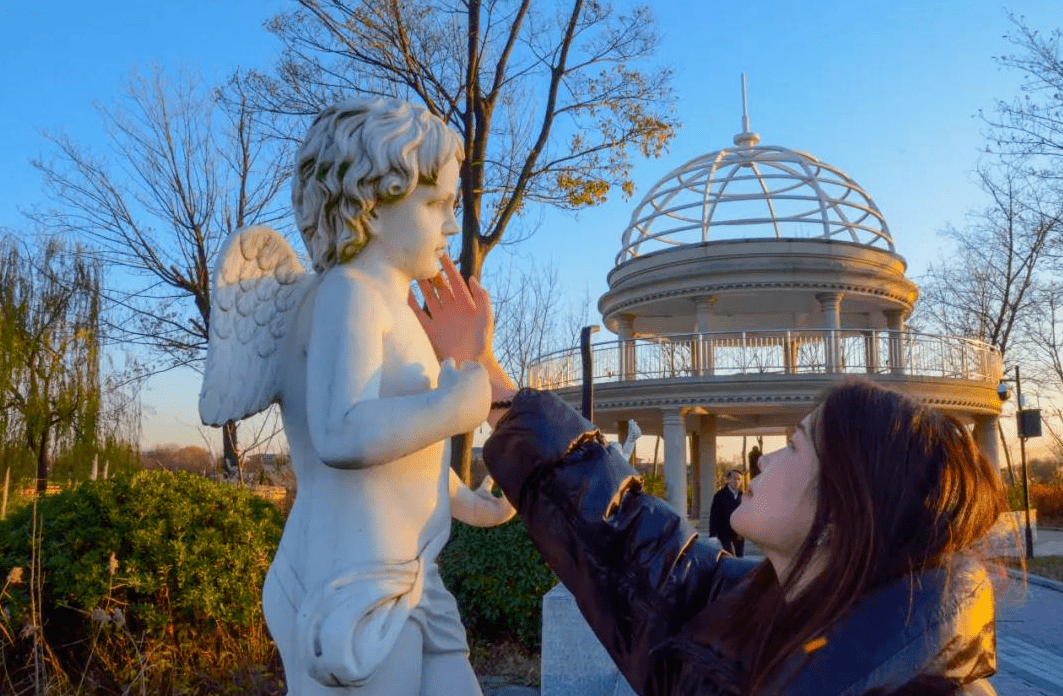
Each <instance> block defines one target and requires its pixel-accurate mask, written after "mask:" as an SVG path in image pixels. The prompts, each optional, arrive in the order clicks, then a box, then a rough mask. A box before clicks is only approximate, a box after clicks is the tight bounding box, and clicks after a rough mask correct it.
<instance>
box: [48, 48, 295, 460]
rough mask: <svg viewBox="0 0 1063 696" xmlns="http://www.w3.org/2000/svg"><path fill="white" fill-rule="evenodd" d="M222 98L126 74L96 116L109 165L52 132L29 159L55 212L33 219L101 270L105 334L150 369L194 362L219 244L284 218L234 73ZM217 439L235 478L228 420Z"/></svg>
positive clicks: (275, 156)
mask: <svg viewBox="0 0 1063 696" xmlns="http://www.w3.org/2000/svg"><path fill="white" fill-rule="evenodd" d="M225 94H226V99H225V100H224V104H225V106H226V108H222V106H221V103H222V102H221V101H219V99H218V91H217V90H212V89H208V88H206V87H205V86H203V85H202V83H201V82H200V81H198V80H196V79H191V78H183V79H181V80H179V81H178V82H175V83H171V82H170V81H169V80H167V79H166V77H165V76H164V74H163V73H162V71H161V70H159V69H156V70H155V71H154V73H153V74H152V75H151V76H150V77H140V76H138V75H134V76H133V77H132V78H131V79H130V82H129V85H128V88H127V90H126V92H125V93H124V94H123V95H122V97H121V99H120V100H119V101H118V102H117V103H116V105H115V106H114V107H113V108H100V109H99V113H100V116H101V118H102V120H103V121H104V123H105V124H106V126H107V129H108V134H109V141H110V153H109V154H110V156H111V157H110V159H106V158H103V157H97V156H95V155H94V154H93V153H91V152H89V150H88V149H87V148H85V147H82V146H81V145H79V144H77V143H75V142H74V141H73V140H71V139H70V138H68V137H66V136H65V135H62V134H51V135H49V136H48V137H49V139H50V140H51V142H52V143H53V144H54V145H55V146H56V148H57V149H58V158H57V159H55V160H52V161H44V160H41V161H37V162H35V163H34V164H35V166H36V167H37V169H38V170H39V171H40V172H42V174H43V175H44V179H45V184H46V186H47V188H48V190H49V192H50V193H51V196H52V198H53V200H54V201H55V204H56V207H55V208H54V209H51V210H46V211H38V212H36V213H34V214H33V217H34V218H35V219H37V220H38V221H39V222H41V223H43V224H45V225H47V226H48V227H49V228H51V229H55V230H57V231H59V232H63V233H69V234H72V235H76V236H77V237H78V238H79V239H82V240H84V241H85V242H86V243H88V244H89V245H91V246H92V247H93V248H94V249H95V250H96V253H97V254H98V255H99V258H100V259H101V260H102V261H103V262H104V263H105V264H106V265H107V267H108V270H109V271H110V274H109V278H110V282H109V284H108V287H107V292H106V297H107V300H108V301H109V303H110V305H111V308H112V310H113V311H112V313H111V314H110V317H111V318H110V321H109V324H108V327H107V328H108V331H109V332H110V333H111V335H112V337H113V338H114V339H115V340H117V341H120V342H122V343H123V344H124V345H126V346H140V347H146V348H149V349H150V350H152V351H153V353H154V355H156V356H157V357H158V358H159V360H158V363H157V368H156V370H155V371H156V372H159V371H164V370H168V369H171V368H173V367H176V366H179V365H190V366H193V367H196V366H198V365H199V364H200V363H201V361H202V359H203V356H204V355H205V351H206V346H207V337H208V335H209V333H208V332H209V323H210V278H211V269H212V267H213V265H214V261H215V257H216V256H217V253H218V249H219V247H220V245H221V243H222V242H223V241H224V239H225V238H226V237H227V236H228V235H229V234H230V233H231V232H233V231H234V230H236V229H239V228H240V227H244V226H246V225H249V224H254V223H263V222H272V221H274V220H277V219H278V218H279V217H280V216H281V214H282V212H283V209H282V208H281V207H280V206H279V205H278V202H277V193H278V191H279V189H280V187H281V186H282V184H283V182H284V179H285V176H284V175H285V166H284V162H285V161H286V158H284V157H280V156H279V153H278V148H277V146H276V144H275V143H273V144H271V142H270V141H269V140H267V138H266V137H265V134H264V132H263V131H262V130H261V128H260V126H261V123H260V122H259V121H256V120H253V119H252V118H251V112H250V109H249V105H248V95H247V92H246V90H245V85H244V82H243V78H242V77H241V76H240V75H236V76H234V77H233V78H232V80H231V81H230V83H229V84H228V85H227V86H226V88H225ZM223 432H224V436H223V442H224V451H225V457H226V461H227V462H230V463H231V464H232V465H233V468H232V470H233V471H235V470H236V469H235V462H236V460H237V458H238V452H239V448H238V445H237V438H236V424H235V423H228V424H227V425H226V426H225V427H224V428H223Z"/></svg>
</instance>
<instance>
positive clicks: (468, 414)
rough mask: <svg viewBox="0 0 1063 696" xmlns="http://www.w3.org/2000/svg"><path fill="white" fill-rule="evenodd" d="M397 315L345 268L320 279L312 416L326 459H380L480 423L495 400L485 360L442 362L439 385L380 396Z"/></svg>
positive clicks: (311, 347)
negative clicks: (387, 342) (387, 340)
mask: <svg viewBox="0 0 1063 696" xmlns="http://www.w3.org/2000/svg"><path fill="white" fill-rule="evenodd" d="M392 321H394V317H393V316H391V314H390V313H389V312H388V311H387V310H386V309H385V308H384V305H383V303H382V302H381V300H380V297H379V295H377V294H376V293H375V292H374V291H373V290H371V289H370V288H369V287H367V286H366V285H365V284H364V283H362V282H359V281H357V280H355V279H353V278H352V277H350V276H349V275H347V274H346V273H344V272H343V270H342V269H334V270H333V271H332V272H330V273H328V274H327V275H326V277H325V278H324V279H323V280H322V282H321V287H320V289H319V291H318V295H317V302H316V305H315V307H314V310H313V318H312V321H311V329H310V337H309V341H308V348H307V418H308V421H309V422H308V426H309V430H310V439H311V442H312V444H313V446H314V448H315V450H316V451H317V455H318V456H319V457H320V459H321V460H322V461H323V462H324V463H325V464H327V465H329V466H334V467H337V468H342V469H353V468H364V467H370V466H377V465H380V464H386V463H387V462H391V461H394V460H396V459H399V458H400V457H404V456H407V455H409V454H412V453H414V452H416V451H417V450H420V449H423V448H424V447H427V446H428V445H431V444H432V443H435V442H439V441H440V440H443V439H445V438H448V437H450V436H452V435H454V434H455V433H459V432H467V431H470V430H473V429H474V428H475V427H476V426H477V425H479V424H480V423H482V422H483V420H484V419H485V417H486V415H487V411H488V408H489V403H490V387H489V383H488V377H487V374H486V372H485V370H484V369H483V367H481V366H480V365H478V364H475V363H467V364H465V365H463V366H462V367H461V368H455V367H454V366H453V363H452V362H450V361H448V362H446V363H444V365H443V366H442V370H441V372H440V375H439V383H438V385H437V387H436V388H435V389H431V388H429V385H428V384H427V377H426V384H425V390H424V391H423V392H419V393H416V394H410V395H406V396H395V397H387V398H381V396H380V384H381V383H380V376H381V372H382V369H383V364H384V354H383V340H382V339H383V336H384V334H385V333H386V332H387V331H389V330H390V328H391V322H392Z"/></svg>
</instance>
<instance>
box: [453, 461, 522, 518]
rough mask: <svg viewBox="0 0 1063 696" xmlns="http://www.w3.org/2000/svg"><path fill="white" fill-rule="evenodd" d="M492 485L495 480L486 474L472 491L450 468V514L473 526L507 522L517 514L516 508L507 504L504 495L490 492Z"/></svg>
mask: <svg viewBox="0 0 1063 696" xmlns="http://www.w3.org/2000/svg"><path fill="white" fill-rule="evenodd" d="M494 486H495V480H494V479H493V478H492V477H491V476H487V477H485V478H484V480H483V483H481V484H480V487H479V488H477V489H476V490H475V491H474V490H472V489H470V488H469V487H468V486H466V485H465V484H464V483H463V482H462V480H461V477H460V476H458V474H457V473H456V472H455V471H454V470H453V469H451V470H450V514H451V515H452V516H453V517H455V518H456V519H459V520H461V521H462V522H464V523H465V524H471V525H472V526H474V527H495V526H497V525H500V524H504V523H506V522H509V521H510V520H511V519H513V515H515V514H517V510H516V508H514V507H513V506H512V505H510V504H509V501H508V500H506V498H505V496H502V497H498V498H496V497H495V496H494V494H493V493H492V492H491V491H492V489H493V488H494Z"/></svg>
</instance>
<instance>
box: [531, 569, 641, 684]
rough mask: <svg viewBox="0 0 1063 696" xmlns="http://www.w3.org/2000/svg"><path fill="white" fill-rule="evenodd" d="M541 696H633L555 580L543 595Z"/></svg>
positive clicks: (565, 589)
mask: <svg viewBox="0 0 1063 696" xmlns="http://www.w3.org/2000/svg"><path fill="white" fill-rule="evenodd" d="M541 693H542V696H635V692H634V691H633V690H632V688H631V686H630V685H629V684H628V683H627V680H626V679H624V678H623V677H622V676H620V672H619V671H618V670H617V668H616V665H614V664H613V661H612V659H611V658H610V657H609V653H607V652H606V651H605V648H604V647H602V644H601V643H600V642H599V641H598V638H597V637H595V635H594V633H593V632H592V631H591V628H590V626H588V625H587V622H586V620H584V618H583V615H582V614H580V611H579V608H578V607H577V606H576V601H575V600H574V599H573V598H572V593H571V592H569V591H568V589H567V588H566V587H565V586H564V585H562V584H560V583H558V584H557V585H556V586H555V587H554V589H552V590H550V591H549V592H547V593H546V594H545V595H544V596H543V649H542V691H541Z"/></svg>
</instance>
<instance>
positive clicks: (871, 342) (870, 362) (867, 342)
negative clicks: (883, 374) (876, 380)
mask: <svg viewBox="0 0 1063 696" xmlns="http://www.w3.org/2000/svg"><path fill="white" fill-rule="evenodd" d="M864 353H865V354H866V356H867V373H868V374H869V375H874V374H878V363H879V360H880V358H879V355H878V332H877V331H875V330H874V329H869V330H868V331H865V332H864Z"/></svg>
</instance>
